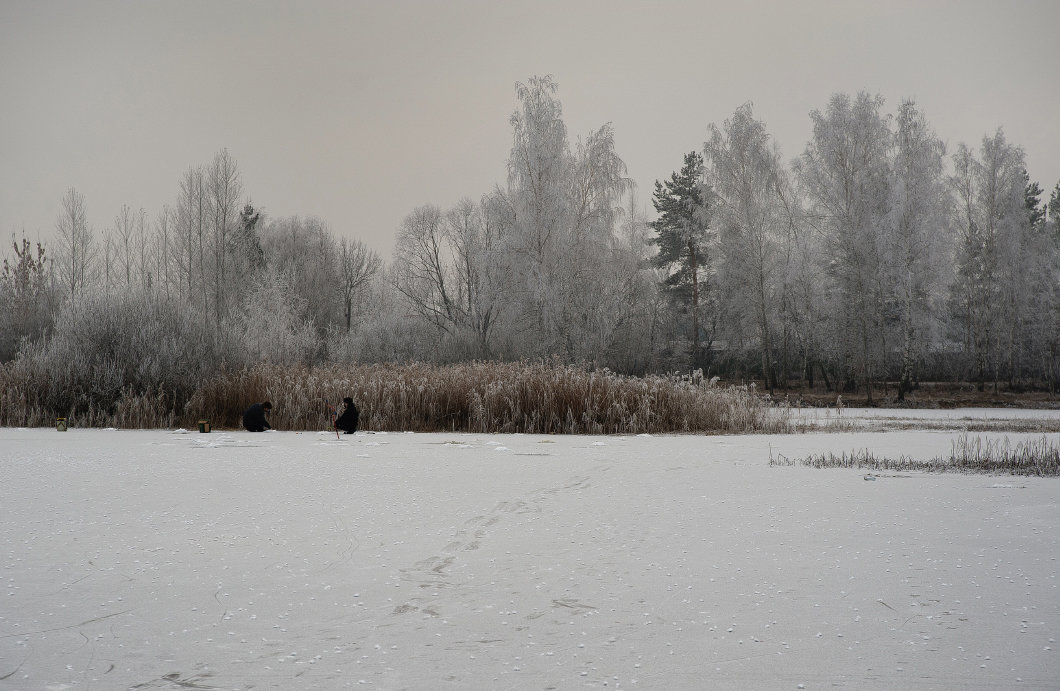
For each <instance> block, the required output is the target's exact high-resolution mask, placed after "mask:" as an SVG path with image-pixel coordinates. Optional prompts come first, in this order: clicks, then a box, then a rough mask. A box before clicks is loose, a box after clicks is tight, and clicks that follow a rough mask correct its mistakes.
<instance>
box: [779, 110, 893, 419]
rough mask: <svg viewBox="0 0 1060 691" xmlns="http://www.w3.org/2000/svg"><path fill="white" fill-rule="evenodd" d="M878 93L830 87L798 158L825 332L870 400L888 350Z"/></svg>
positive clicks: (885, 142)
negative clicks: (813, 230)
mask: <svg viewBox="0 0 1060 691" xmlns="http://www.w3.org/2000/svg"><path fill="white" fill-rule="evenodd" d="M882 106H883V98H882V97H881V96H870V95H869V94H867V93H865V92H861V93H859V94H858V95H857V96H856V97H855V98H853V99H852V98H850V97H849V96H848V95H846V94H835V95H833V96H832V98H831V99H830V100H829V103H828V108H827V109H826V111H825V112H823V113H822V112H820V111H817V110H815V111H813V112H811V113H810V118H811V120H812V121H813V138H812V139H811V140H810V142H809V144H808V145H807V147H806V151H805V153H804V154H803V155H802V157H801V158H800V159H799V160H798V161H797V162H796V171H797V173H798V175H799V177H800V180H801V183H802V185H803V186H804V188H805V190H806V193H807V198H808V202H809V204H810V213H811V218H812V220H813V222H814V223H816V224H817V226H818V228H819V230H820V232H821V237H822V239H823V241H824V242H823V247H822V249H823V250H824V252H825V255H824V256H823V257H822V259H823V260H824V266H823V267H822V270H823V273H824V275H825V276H826V277H827V279H828V281H829V288H830V290H829V295H828V298H829V303H830V305H829V307H830V313H831V320H830V321H831V323H830V326H831V330H830V331H831V333H830V335H829V337H830V338H832V339H834V340H835V341H836V343H837V344H838V346H839V347H840V352H841V355H840V357H841V360H842V362H841V364H842V365H843V366H844V369H845V370H846V371H847V372H848V374H849V375H850V376H851V380H853V379H854V378H855V377H856V378H857V379H860V380H861V383H862V384H863V385H864V387H865V391H866V397H867V399H868V400H869V401H871V400H872V385H873V380H874V378H875V376H876V373H877V368H876V363H877V362H879V361H881V360H882V358H883V357H884V353H885V352H886V335H885V333H884V332H883V326H884V314H883V312H882V309H881V306H882V304H883V297H884V296H883V295H882V276H881V274H880V267H881V261H882V253H881V246H880V245H881V233H882V229H883V225H884V221H885V218H886V216H887V212H888V208H887V202H888V198H889V189H888V187H889V182H890V171H889V167H888V157H889V149H890V145H891V141H892V138H891V135H890V130H889V126H888V121H887V118H886V117H885V116H884V115H883V114H882V113H881V112H880V111H881V108H882Z"/></svg>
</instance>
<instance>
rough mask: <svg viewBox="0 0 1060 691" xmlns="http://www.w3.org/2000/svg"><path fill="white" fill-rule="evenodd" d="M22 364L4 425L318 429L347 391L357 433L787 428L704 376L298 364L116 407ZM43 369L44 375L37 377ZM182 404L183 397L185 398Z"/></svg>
mask: <svg viewBox="0 0 1060 691" xmlns="http://www.w3.org/2000/svg"><path fill="white" fill-rule="evenodd" d="M25 372H26V370H25V369H22V370H18V372H16V371H15V370H14V368H11V367H4V368H0V384H3V385H4V386H3V393H2V394H0V424H3V425H7V426H46V425H53V424H55V418H56V417H66V418H68V419H69V420H70V422H71V424H73V425H77V426H82V427H120V428H168V427H174V426H178V425H184V426H189V427H193V426H194V425H195V423H196V422H197V421H198V420H200V419H206V420H210V422H211V424H212V426H213V427H215V428H219V429H224V428H238V427H239V426H240V420H241V417H242V413H243V410H245V409H246V407H247V406H248V405H249V404H251V403H254V402H260V401H265V400H269V401H272V403H273V411H272V415H271V416H270V420H271V422H272V425H273V426H274V427H275V428H276V429H284V430H320V429H326V428H328V427H329V425H330V413H329V408H328V405H329V404H330V405H331V406H335V405H337V404H338V402H340V401H341V400H342V399H343V397H345V396H351V397H353V399H354V400H355V401H356V402H357V406H358V408H360V410H361V428H362V429H369V430H376V431H417V432H419V431H423V432H426V431H469V432H480V433H489V432H524V433H539V434H557V433H569V434H639V433H662V432H701V433H702V432H705V433H746V432H787V431H790V424H789V422H788V414H787V411H786V409H784V408H777V407H774V406H772V405H770V404H769V402H768V401H766V400H765V399H764V398H763V397H761V396H759V395H757V394H756V393H755V391H754V389H753V388H747V387H719V386H716V385H713V384H712V383H710V382H706V381H703V380H702V379H701V378H698V377H697V378H690V377H679V376H649V377H644V378H637V377H627V376H620V375H616V374H614V373H612V372H609V371H606V370H605V371H586V370H585V369H580V368H577V367H564V366H552V365H544V364H531V363H525V362H523V363H485V362H481V363H467V364H460V365H450V366H433V365H427V364H408V365H357V366H323V367H304V366H302V367H299V366H296V367H291V366H274V365H265V364H262V365H258V366H255V367H253V368H249V369H243V370H239V371H233V372H227V373H220V374H218V375H216V376H214V377H212V378H210V379H208V380H206V381H204V382H202V383H200V384H199V385H198V386H197V387H196V388H195V389H194V390H192V391H190V392H189V393H187V394H183V395H181V394H179V393H178V392H164V391H146V392H136V391H133V390H131V389H123V390H121V391H120V393H119V394H118V395H117V396H116V397H115V400H114V401H113V402H112V403H111V404H110V405H108V406H102V405H99V404H95V403H92V402H91V401H90V402H88V403H87V404H86V403H82V404H80V405H77V406H74V405H72V404H70V406H69V407H60V406H57V405H54V404H52V405H49V404H48V401H49V400H54V398H52V399H49V398H47V397H45V396H42V395H40V394H38V393H37V392H38V391H40V390H41V389H46V388H48V385H47V384H45V383H43V382H37V381H36V379H37V377H27V376H26V375H25ZM40 374H43V373H40ZM181 400H185V401H186V403H183V404H181V403H180V401H181Z"/></svg>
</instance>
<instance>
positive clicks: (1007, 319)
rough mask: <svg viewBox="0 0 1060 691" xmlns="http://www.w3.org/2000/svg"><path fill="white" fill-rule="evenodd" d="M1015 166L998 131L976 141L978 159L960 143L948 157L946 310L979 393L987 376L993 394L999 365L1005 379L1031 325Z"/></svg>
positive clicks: (1026, 231) (1019, 164)
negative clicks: (950, 264)
mask: <svg viewBox="0 0 1060 691" xmlns="http://www.w3.org/2000/svg"><path fill="white" fill-rule="evenodd" d="M1023 160H1024V156H1023V151H1022V150H1021V149H1019V147H1016V146H1013V145H1011V144H1010V143H1009V142H1008V141H1007V140H1006V139H1005V135H1004V133H1003V132H1002V131H1001V129H998V130H997V132H996V133H995V134H994V135H993V136H987V137H984V138H983V141H982V145H981V146H980V149H979V153H978V155H976V153H975V152H973V151H972V150H971V149H969V148H968V147H967V146H966V145H964V144H961V145H960V146H959V147H958V149H957V152H956V153H955V154H954V156H953V166H954V174H953V176H952V178H951V185H952V187H953V189H954V193H955V195H956V198H957V205H956V209H955V211H956V218H955V221H954V225H955V227H956V230H957V254H956V256H957V262H956V276H955V280H954V282H953V285H952V288H951V310H952V316H953V319H954V323H955V324H956V325H957V327H958V328H959V330H960V333H961V335H962V339H961V340H962V342H963V344H964V350H965V352H966V353H967V354H968V355H969V356H970V358H971V360H972V371H973V377H974V379H975V381H976V382H977V384H978V387H979V390H983V389H984V388H985V384H986V380H987V377H988V376H989V375H992V376H993V377H994V383H995V388H996V384H997V378H998V377H999V376H1000V374H1001V369H1002V368H1003V367H1005V366H1006V365H1008V366H1009V368H1010V369H1009V371H1010V373H1013V372H1012V369H1013V368H1014V367H1015V366H1016V362H1015V361H1016V359H1017V358H1018V357H1019V356H1020V353H1021V352H1022V350H1023V337H1024V336H1025V327H1026V325H1027V323H1028V319H1033V314H1032V313H1031V312H1032V307H1031V300H1030V298H1031V297H1032V286H1031V280H1032V279H1030V276H1029V275H1028V272H1029V270H1030V268H1031V267H1030V265H1028V263H1027V262H1028V258H1029V253H1030V252H1031V251H1032V244H1031V242H1030V241H1031V239H1032V236H1031V234H1030V219H1029V217H1028V215H1027V209H1026V205H1025V197H1024V193H1025V190H1026V186H1025V180H1024V176H1023V169H1024V164H1023Z"/></svg>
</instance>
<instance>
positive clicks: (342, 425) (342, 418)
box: [335, 396, 361, 434]
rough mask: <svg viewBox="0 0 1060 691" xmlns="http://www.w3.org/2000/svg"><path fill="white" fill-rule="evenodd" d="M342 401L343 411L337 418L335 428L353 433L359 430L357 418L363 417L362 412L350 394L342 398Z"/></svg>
mask: <svg viewBox="0 0 1060 691" xmlns="http://www.w3.org/2000/svg"><path fill="white" fill-rule="evenodd" d="M342 403H343V408H342V413H341V414H340V415H339V416H338V417H337V418H335V429H338V430H342V431H343V432H345V433H346V434H353V433H354V432H356V431H357V420H358V419H359V418H360V417H361V413H360V411H358V410H357V406H355V405H354V404H353V399H352V398H350V397H349V396H347V397H346V398H344V399H342Z"/></svg>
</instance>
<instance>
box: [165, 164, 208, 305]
mask: <svg viewBox="0 0 1060 691" xmlns="http://www.w3.org/2000/svg"><path fill="white" fill-rule="evenodd" d="M209 209H210V201H209V197H208V195H207V189H206V172H205V171H204V170H203V168H202V167H201V166H200V167H197V168H188V170H186V171H185V172H184V174H183V175H182V176H181V178H180V193H179V195H178V197H177V206H176V219H175V220H176V228H175V233H176V238H175V241H176V246H175V253H174V254H175V260H176V264H177V269H178V272H179V283H178V285H179V286H180V290H179V291H178V293H179V295H180V296H181V298H182V299H184V300H187V301H189V302H196V303H197V306H198V310H199V313H200V315H201V316H202V318H203V319H207V318H208V315H209V293H208V290H209V285H208V282H207V269H208V266H209V251H210V246H209Z"/></svg>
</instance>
